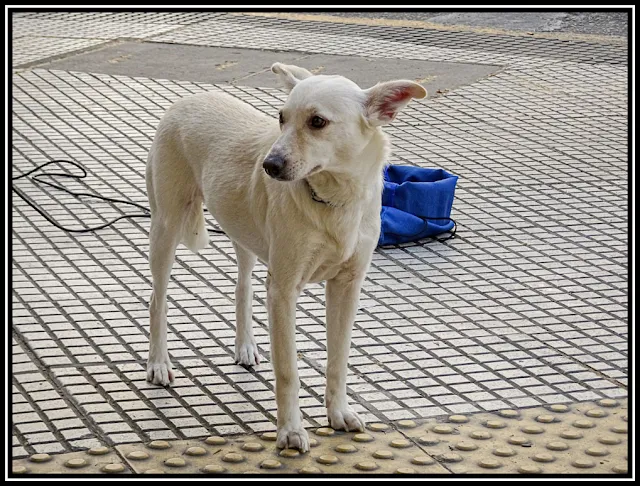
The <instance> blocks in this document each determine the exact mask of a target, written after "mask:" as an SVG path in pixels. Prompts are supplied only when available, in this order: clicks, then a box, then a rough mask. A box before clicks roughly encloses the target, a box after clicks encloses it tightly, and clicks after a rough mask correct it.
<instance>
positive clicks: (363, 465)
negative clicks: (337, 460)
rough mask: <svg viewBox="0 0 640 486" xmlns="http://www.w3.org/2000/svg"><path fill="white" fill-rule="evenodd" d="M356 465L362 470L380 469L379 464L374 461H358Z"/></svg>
mask: <svg viewBox="0 0 640 486" xmlns="http://www.w3.org/2000/svg"><path fill="white" fill-rule="evenodd" d="M354 467H355V468H356V469H358V470H360V471H375V470H376V469H378V465H377V464H376V463H375V462H373V461H362V462H359V463H357V464H356V465H355V466H354Z"/></svg>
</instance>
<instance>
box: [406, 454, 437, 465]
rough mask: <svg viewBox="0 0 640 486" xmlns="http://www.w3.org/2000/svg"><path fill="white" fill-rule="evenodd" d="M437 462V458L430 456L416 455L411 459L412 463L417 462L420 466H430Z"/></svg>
mask: <svg viewBox="0 0 640 486" xmlns="http://www.w3.org/2000/svg"><path fill="white" fill-rule="evenodd" d="M435 462H436V461H435V459H433V458H432V457H429V456H416V457H413V458H412V459H411V464H416V465H418V466H429V465H431V464H434V463H435Z"/></svg>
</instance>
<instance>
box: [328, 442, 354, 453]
mask: <svg viewBox="0 0 640 486" xmlns="http://www.w3.org/2000/svg"><path fill="white" fill-rule="evenodd" d="M334 450H335V451H336V452H340V453H342V454H349V453H353V452H356V451H357V450H358V448H357V447H356V446H354V445H352V444H338V445H337V446H336V447H335V448H334Z"/></svg>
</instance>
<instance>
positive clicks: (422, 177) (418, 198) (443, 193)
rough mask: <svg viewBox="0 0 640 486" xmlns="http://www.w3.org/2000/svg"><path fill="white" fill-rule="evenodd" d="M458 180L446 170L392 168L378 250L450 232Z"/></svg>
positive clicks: (388, 172)
mask: <svg viewBox="0 0 640 486" xmlns="http://www.w3.org/2000/svg"><path fill="white" fill-rule="evenodd" d="M457 181H458V176H455V175H453V174H449V173H448V172H447V171H445V170H443V169H425V168H422V167H413V166H405V165H388V166H387V167H385V169H384V190H383V191H382V211H381V212H380V217H381V219H382V225H381V228H380V240H379V241H378V246H385V245H397V244H399V243H408V242H412V241H417V240H420V239H423V238H427V237H429V236H434V235H437V234H440V233H444V232H445V231H450V230H451V229H452V228H453V227H454V225H455V223H454V222H453V220H451V219H449V217H450V215H451V207H452V205H453V196H454V192H455V189H456V182H457Z"/></svg>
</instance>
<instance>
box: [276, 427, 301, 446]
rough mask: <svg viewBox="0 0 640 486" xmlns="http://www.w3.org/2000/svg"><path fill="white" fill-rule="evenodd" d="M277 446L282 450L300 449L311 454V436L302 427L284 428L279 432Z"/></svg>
mask: <svg viewBox="0 0 640 486" xmlns="http://www.w3.org/2000/svg"><path fill="white" fill-rule="evenodd" d="M276 446H277V447H279V448H280V449H298V450H299V451H300V452H309V434H307V431H306V430H304V429H303V428H302V427H291V428H289V427H282V428H281V429H279V430H278V439H277V440H276Z"/></svg>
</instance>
